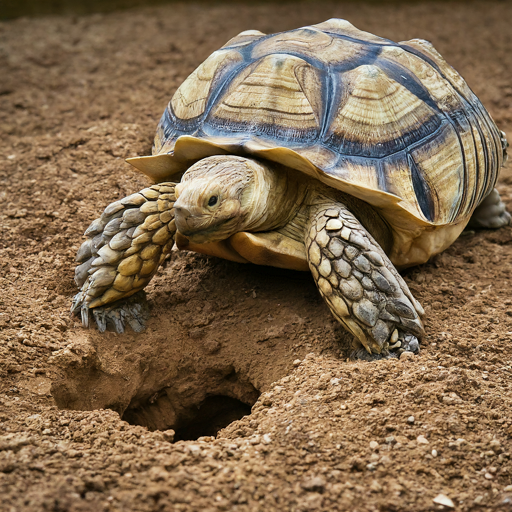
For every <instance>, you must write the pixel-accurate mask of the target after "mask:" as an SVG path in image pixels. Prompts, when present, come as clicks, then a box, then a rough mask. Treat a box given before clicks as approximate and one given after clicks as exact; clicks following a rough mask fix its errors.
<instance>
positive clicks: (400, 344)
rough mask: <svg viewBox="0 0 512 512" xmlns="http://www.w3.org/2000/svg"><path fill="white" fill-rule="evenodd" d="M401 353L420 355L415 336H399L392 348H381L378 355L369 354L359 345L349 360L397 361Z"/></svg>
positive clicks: (418, 343) (418, 344)
mask: <svg viewBox="0 0 512 512" xmlns="http://www.w3.org/2000/svg"><path fill="white" fill-rule="evenodd" d="M402 352H412V353H413V354H419V353H420V342H419V340H418V338H416V336H413V335H411V334H406V335H401V336H400V335H399V338H398V340H397V342H396V343H395V344H394V345H393V347H386V348H383V349H382V350H381V352H380V354H377V353H374V352H372V353H369V352H368V350H367V349H366V348H365V347H364V346H363V345H359V347H357V348H356V349H355V350H354V351H353V352H352V353H351V354H350V359H357V360H360V361H380V360H381V359H398V358H399V357H400V354H402Z"/></svg>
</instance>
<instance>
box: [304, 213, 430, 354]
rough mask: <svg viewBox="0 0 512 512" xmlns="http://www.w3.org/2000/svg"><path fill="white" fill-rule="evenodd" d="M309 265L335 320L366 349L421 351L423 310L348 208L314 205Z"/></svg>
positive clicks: (371, 351) (308, 236)
mask: <svg viewBox="0 0 512 512" xmlns="http://www.w3.org/2000/svg"><path fill="white" fill-rule="evenodd" d="M305 242H306V250H307V257H308V262H309V267H310V269H311V272H312V274H313V278H314V279H315V281H316V283H317V286H318V288H319V290H320V293H321V294H322V296H323V297H324V299H325V301H326V302H327V304H328V306H329V308H330V309H331V312H332V313H333V315H334V316H335V317H336V319H337V320H338V321H339V322H340V323H341V324H342V325H343V326H344V327H345V328H346V329H347V330H348V331H349V332H351V333H352V334H353V335H354V336H355V337H356V338H357V339H358V340H359V341H360V342H361V344H362V345H363V346H364V348H365V349H366V351H367V352H368V353H369V354H370V355H372V354H377V355H378V356H377V357H382V356H384V357H386V356H389V353H390V350H391V351H393V352H395V353H401V352H403V351H404V350H409V351H412V352H417V351H419V341H418V340H419V339H420V338H421V336H422V335H423V333H424V331H423V324H422V322H421V319H420V317H421V316H422V315H423V314H424V311H423V308H422V307H421V305H420V304H419V303H418V301H417V300H416V299H415V298H414V297H413V296H412V294H411V292H410V290H409V288H408V287H407V284H406V283H405V281H404V280H403V279H402V277H401V276H400V274H399V273H398V271H397V270H396V268H395V267H394V265H393V264H392V263H391V261H390V260H389V258H388V257H387V255H386V254H385V252H384V251H383V250H382V248H381V247H380V246H379V244H378V243H377V242H376V241H375V239H374V238H373V237H372V236H371V235H370V233H368V231H367V230H366V229H365V228H364V227H363V226H362V224H361V223H360V222H359V221H358V220H357V219H356V217H354V215H352V213H351V212H350V211H349V210H347V209H346V208H345V207H344V206H342V205H339V204H337V205H336V206H329V207H326V206H315V207H312V210H311V213H310V218H309V226H308V229H307V232H306V240H305Z"/></svg>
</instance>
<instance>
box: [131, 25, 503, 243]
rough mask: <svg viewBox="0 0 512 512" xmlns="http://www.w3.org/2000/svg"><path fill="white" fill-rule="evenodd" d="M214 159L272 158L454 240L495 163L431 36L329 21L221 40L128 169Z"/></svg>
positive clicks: (168, 169) (167, 170) (493, 146)
mask: <svg viewBox="0 0 512 512" xmlns="http://www.w3.org/2000/svg"><path fill="white" fill-rule="evenodd" d="M215 154H236V155H241V156H254V157H259V158H264V159H267V160H272V161H275V162H278V163H280V164H283V165H286V166H288V167H291V168H294V169H297V170H298V171H302V172H304V173H307V174H309V175H310V176H313V177H314V178H316V179H318V180H320V181H322V182H324V183H326V184H327V185H329V186H331V187H334V188H336V189H339V190H342V191H344V192H346V193H349V194H352V195H353V196H356V197H358V198H360V199H363V200H364V201H366V202H368V203H370V204H372V205H373V206H374V207H375V208H376V209H378V210H380V212H381V213H382V215H383V216H384V217H385V218H386V219H387V221H388V222H389V224H390V225H391V227H392V228H393V229H394V230H395V234H396V233H402V241H403V239H404V237H405V238H407V236H408V237H414V236H417V234H416V235H414V234H413V233H414V232H415V231H417V230H418V229H420V230H421V231H424V230H427V231H428V230H429V229H430V230H434V229H435V228H437V227H440V226H448V225H452V226H458V227H457V231H458V232H460V231H461V230H462V229H463V227H464V225H465V224H466V222H467V221H468V220H469V217H470V215H471V213H472V212H473V210H474V209H475V208H476V207H477V206H478V204H479V203H480V202H481V201H482V199H483V198H484V197H485V196H486V195H487V194H488V193H489V192H490V191H491V190H492V188H493V187H494V185H495V182H496V179H497V174H498V170H499V168H500V167H501V164H502V161H503V151H502V145H501V135H500V131H499V130H498V128H497V127H496V125H495V123H494V122H493V120H492V119H491V117H490V115H489V113H488V112H487V111H486V110H485V108H484V107H483V105H482V104H481V103H480V101H479V100H478V98H477V97H476V96H475V94H474V93H473V92H472V91H471V90H470V89H469V87H468V86H467V84H466V82H465V81H464V80H463V78H462V77H461V76H460V75H459V74H458V73H457V72H456V71H455V70H454V69H453V68H452V67H451V66H449V65H448V64H447V63H446V61H445V60H444V59H443V58H442V57H441V56H440V54H439V53H438V52H437V51H436V50H435V48H434V47H433V46H432V45H431V44H430V43H429V42H427V41H424V40H419V39H413V40H411V41H406V42H401V43H395V42H393V41H390V40H388V39H384V38H381V37H377V36H375V35H372V34H370V33H368V32H364V31H361V30H358V29H357V28H355V27H354V26H353V25H351V24H350V23H348V22H347V21H344V20H339V19H331V20H328V21H326V22H324V23H320V24H318V25H312V26H309V27H304V28H300V29H297V30H291V31H289V32H282V33H278V34H272V35H265V34H263V33H261V32H258V31H253V30H251V31H246V32H242V33H241V34H239V35H238V36H236V37H234V38H233V39H231V40H230V41H228V43H226V45H225V46H223V47H222V48H221V49H220V50H218V51H216V52H214V53H213V54H212V55H211V56H210V57H208V58H207V59H206V61H205V62H203V63H202V64H201V65H200V66H199V67H198V68H197V69H196V70H195V71H194V72H193V73H192V74H191V75H190V76H189V77H188V78H187V79H186V80H185V81H184V82H183V84H182V85H181V86H180V87H179V89H178V90H177V91H176V93H175V94H174V96H173V98H172V100H171V101H170V103H169V105H168V106H167V108H166V109H165V112H164V114H163V116H162V118H161V121H160V124H159V126H158V129H157V134H156V137H155V142H154V147H153V156H150V157H138V158H131V159H129V160H128V161H129V162H130V163H131V164H133V165H134V166H135V167H137V168H138V169H140V170H141V171H143V172H144V173H146V174H147V175H148V176H150V177H151V178H152V179H153V180H155V181H157V182H160V181H164V180H168V179H169V178H174V179H175V178H176V177H177V176H179V175H180V174H181V173H183V172H184V171H185V170H186V169H187V168H188V167H189V166H190V165H191V164H192V163H194V162H195V161H197V160H199V159H201V158H204V157H207V156H212V155H215ZM403 233H409V234H408V235H407V236H406V235H403ZM457 234H458V233H457ZM447 238H453V237H452V236H451V235H450V236H449V237H447ZM438 245H439V246H441V245H443V243H441V242H440V243H438ZM444 245H445V246H446V245H447V244H446V243H445V244H444ZM443 248H444V247H443ZM437 252H439V251H437Z"/></svg>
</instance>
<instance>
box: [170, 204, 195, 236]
mask: <svg viewBox="0 0 512 512" xmlns="http://www.w3.org/2000/svg"><path fill="white" fill-rule="evenodd" d="M176 204H177V201H176V203H175V204H174V220H175V221H176V227H177V228H178V231H179V232H180V233H183V234H184V235H186V233H187V231H189V229H190V227H189V226H188V219H190V217H191V216H192V214H191V213H190V210H187V208H184V207H182V206H176Z"/></svg>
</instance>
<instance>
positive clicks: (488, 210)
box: [468, 189, 510, 229]
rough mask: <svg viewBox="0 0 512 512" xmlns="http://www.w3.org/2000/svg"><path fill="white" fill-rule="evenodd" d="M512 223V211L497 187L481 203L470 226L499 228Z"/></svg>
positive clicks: (472, 217)
mask: <svg viewBox="0 0 512 512" xmlns="http://www.w3.org/2000/svg"><path fill="white" fill-rule="evenodd" d="M509 224H510V213H508V212H507V210H506V207H505V204H504V203H503V201H502V200H501V197H500V194H499V192H498V191H497V190H496V189H493V191H492V192H491V193H490V194H489V195H488V196H487V197H486V198H485V199H484V200H483V201H482V202H481V203H480V205H479V206H478V208H477V209H476V210H475V211H474V212H473V215H472V216H471V219H470V221H469V223H468V227H469V228H483V229H497V228H502V227H503V226H508V225H509Z"/></svg>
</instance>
